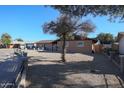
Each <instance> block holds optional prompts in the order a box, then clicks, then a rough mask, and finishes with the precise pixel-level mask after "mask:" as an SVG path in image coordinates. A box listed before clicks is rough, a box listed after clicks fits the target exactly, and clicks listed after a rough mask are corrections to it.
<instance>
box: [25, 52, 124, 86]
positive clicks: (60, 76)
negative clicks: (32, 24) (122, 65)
mask: <svg viewBox="0 0 124 93" xmlns="http://www.w3.org/2000/svg"><path fill="white" fill-rule="evenodd" d="M28 56H29V62H28V70H27V80H26V86H27V87H31V88H32V87H33V88H89V87H90V88H97V87H102V88H106V87H124V82H123V77H122V76H123V75H122V74H121V73H120V71H119V69H118V68H117V67H116V66H115V65H114V64H113V63H112V62H111V61H110V60H109V59H108V58H107V57H105V56H104V55H102V54H80V53H71V54H66V59H67V62H66V63H62V62H61V61H60V59H61V54H60V53H48V52H40V53H38V52H37V51H28Z"/></svg>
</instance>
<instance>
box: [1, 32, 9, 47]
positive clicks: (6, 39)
mask: <svg viewBox="0 0 124 93" xmlns="http://www.w3.org/2000/svg"><path fill="white" fill-rule="evenodd" d="M1 40H2V43H3V44H4V45H5V46H6V48H7V46H8V45H9V44H11V36H10V35H9V34H8V33H4V34H2V36H1Z"/></svg>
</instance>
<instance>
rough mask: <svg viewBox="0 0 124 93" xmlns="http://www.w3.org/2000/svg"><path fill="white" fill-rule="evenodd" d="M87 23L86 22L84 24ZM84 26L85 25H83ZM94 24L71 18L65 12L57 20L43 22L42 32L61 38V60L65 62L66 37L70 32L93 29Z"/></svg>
mask: <svg viewBox="0 0 124 93" xmlns="http://www.w3.org/2000/svg"><path fill="white" fill-rule="evenodd" d="M86 23H87V24H86ZM85 26H86V27H85ZM94 29H95V26H94V25H93V24H90V23H89V22H81V21H80V20H79V19H77V18H72V17H70V16H68V15H66V14H62V15H61V16H60V17H59V18H58V19H57V20H55V21H51V22H49V23H45V24H44V25H43V31H44V33H50V34H56V35H57V36H58V37H60V38H61V40H62V56H61V58H62V62H65V61H66V60H65V53H66V47H65V42H66V37H68V36H69V35H70V34H73V33H78V32H81V31H91V32H92V31H94Z"/></svg>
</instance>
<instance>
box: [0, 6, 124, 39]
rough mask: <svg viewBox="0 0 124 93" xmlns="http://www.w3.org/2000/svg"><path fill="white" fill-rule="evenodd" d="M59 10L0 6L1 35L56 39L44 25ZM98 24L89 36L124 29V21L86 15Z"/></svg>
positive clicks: (53, 18)
mask: <svg viewBox="0 0 124 93" xmlns="http://www.w3.org/2000/svg"><path fill="white" fill-rule="evenodd" d="M58 16H59V12H58V11H57V10H54V9H52V8H50V7H44V6H0V35H1V34H2V33H5V32H7V33H9V34H10V35H11V36H12V38H13V39H16V38H22V39H24V40H25V41H38V40H47V39H48V40H51V39H52V40H54V39H56V36H55V35H49V34H44V33H43V31H42V27H41V26H42V25H43V24H44V23H45V22H49V21H51V20H55V19H56V18H57V17H58ZM87 19H88V20H91V21H92V22H93V23H94V24H95V25H96V27H97V28H96V31H95V32H94V33H90V34H89V37H95V36H96V35H97V34H99V33H100V32H105V33H106V32H107V33H112V34H113V35H114V36H116V35H117V33H118V32H122V31H124V23H118V22H116V23H111V22H109V21H108V20H107V17H95V18H94V17H91V16H88V17H85V18H83V20H87Z"/></svg>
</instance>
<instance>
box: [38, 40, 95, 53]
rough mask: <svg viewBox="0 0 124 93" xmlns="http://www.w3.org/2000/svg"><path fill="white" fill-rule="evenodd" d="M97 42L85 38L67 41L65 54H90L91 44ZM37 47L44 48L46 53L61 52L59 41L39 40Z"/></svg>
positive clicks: (60, 42)
mask: <svg viewBox="0 0 124 93" xmlns="http://www.w3.org/2000/svg"><path fill="white" fill-rule="evenodd" d="M96 42H97V40H94V39H90V38H85V39H82V40H67V41H66V52H67V53H92V44H94V43H96ZM36 45H37V47H44V49H46V50H48V51H54V52H61V51H62V41H61V40H55V41H53V40H41V41H38V42H36Z"/></svg>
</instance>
